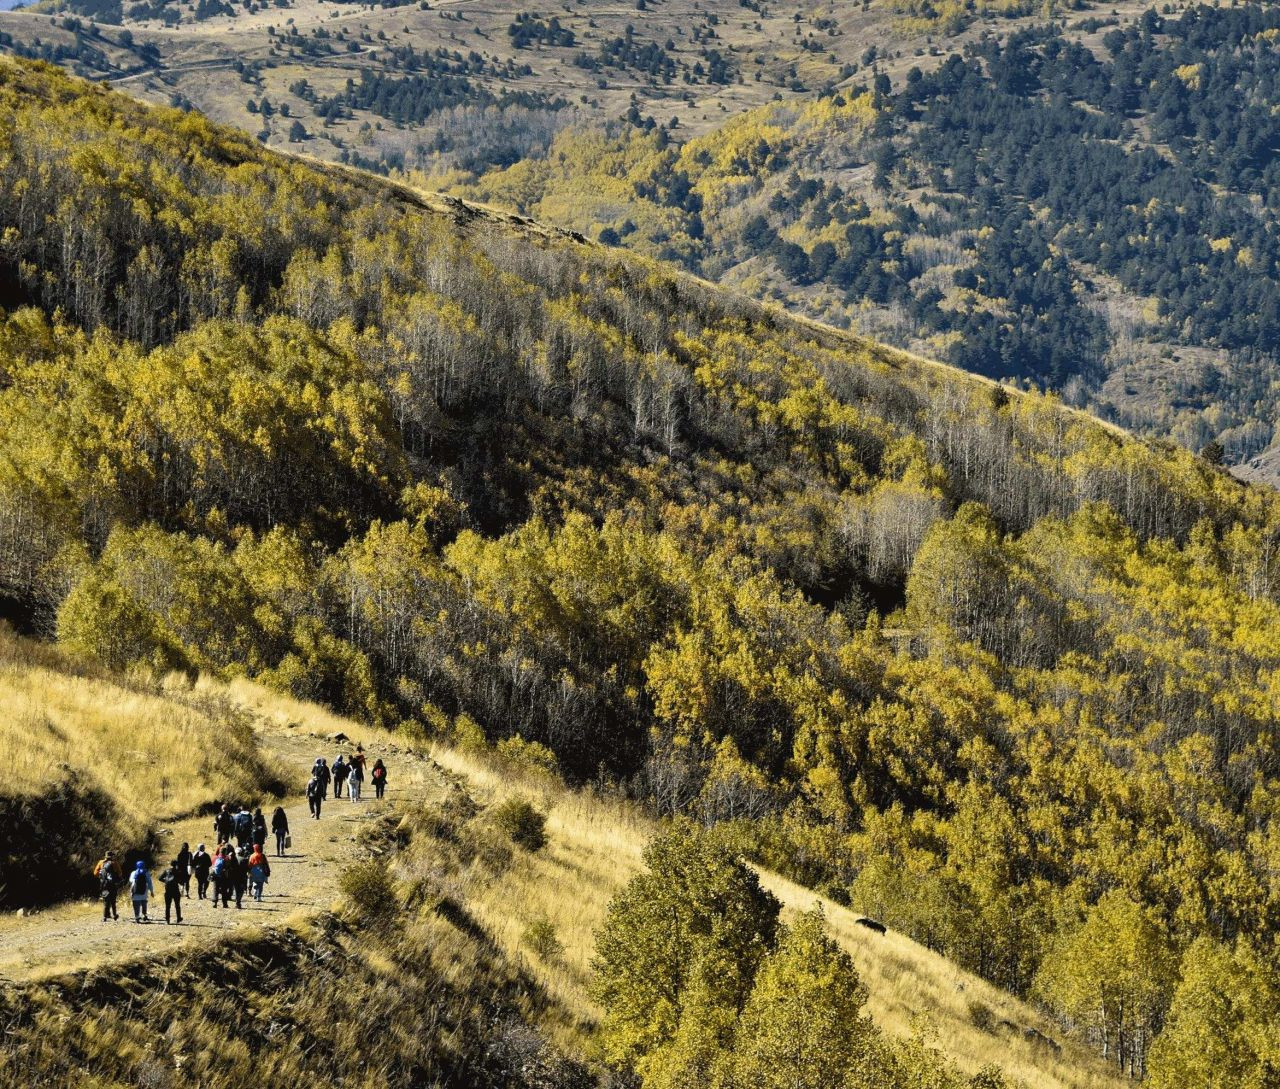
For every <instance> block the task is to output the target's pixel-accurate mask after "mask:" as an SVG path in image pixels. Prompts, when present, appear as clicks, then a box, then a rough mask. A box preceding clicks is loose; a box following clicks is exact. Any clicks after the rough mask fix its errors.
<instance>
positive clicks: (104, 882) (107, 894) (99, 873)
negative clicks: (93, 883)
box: [93, 851, 122, 923]
mask: <svg viewBox="0 0 1280 1089" xmlns="http://www.w3.org/2000/svg"><path fill="white" fill-rule="evenodd" d="M93 875H94V877H96V878H97V879H98V887H99V888H100V889H101V896H102V921H103V922H104V923H105V922H106V921H107V920H108V919H112V920H115V921H116V922H119V920H120V912H119V911H118V910H116V897H118V896H119V895H120V885H121V884H122V882H121V880H120V869H119V867H117V866H116V853H115V851H108V852H107V853H106V854H105V855H103V856H102V861H101V862H99V863H98V864H97V865H96V866H95V867H94V868H93Z"/></svg>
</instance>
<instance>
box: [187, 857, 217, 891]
mask: <svg viewBox="0 0 1280 1089" xmlns="http://www.w3.org/2000/svg"><path fill="white" fill-rule="evenodd" d="M212 868H213V859H212V858H211V857H210V856H209V852H208V851H206V850H205V849H204V844H203V843H202V844H200V845H199V846H198V847H197V848H196V853H195V854H193V855H192V856H191V872H192V873H193V874H195V878H196V896H197V897H198V898H199V899H201V900H203V899H204V898H205V894H206V893H207V892H208V891H209V871H210V870H211V869H212ZM215 895H216V893H215Z"/></svg>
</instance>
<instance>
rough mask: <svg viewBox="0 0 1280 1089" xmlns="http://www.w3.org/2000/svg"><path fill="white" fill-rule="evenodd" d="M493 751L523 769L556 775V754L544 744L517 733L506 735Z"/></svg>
mask: <svg viewBox="0 0 1280 1089" xmlns="http://www.w3.org/2000/svg"><path fill="white" fill-rule="evenodd" d="M495 751H496V752H497V754H498V755H499V756H500V757H502V759H503V760H505V761H506V762H507V763H509V764H512V765H513V766H515V767H517V768H520V769H522V770H524V771H532V772H540V773H542V774H544V775H556V774H557V773H558V772H559V764H558V763H557V761H556V754H555V753H554V752H552V751H551V749H549V748H547V746H546V745H543V744H540V743H539V742H537V741H526V740H525V739H524V738H523V737H520V736H519V735H518V734H517V735H516V736H515V737H506V738H503V739H502V740H501V741H499V742H498V744H497V746H496V749H495Z"/></svg>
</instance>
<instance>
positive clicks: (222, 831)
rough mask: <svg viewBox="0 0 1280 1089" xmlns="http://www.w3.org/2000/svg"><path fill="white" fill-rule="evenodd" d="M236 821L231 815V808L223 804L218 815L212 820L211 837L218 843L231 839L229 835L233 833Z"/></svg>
mask: <svg viewBox="0 0 1280 1089" xmlns="http://www.w3.org/2000/svg"><path fill="white" fill-rule="evenodd" d="M235 827H236V819H235V817H233V816H232V815H231V806H229V805H227V804H226V803H225V802H224V803H223V806H222V808H221V809H220V810H218V815H217V816H216V817H214V819H213V837H214V839H216V840H217V841H218V842H219V843H226V842H227V840H229V839H230V838H231V833H232V832H233V831H235Z"/></svg>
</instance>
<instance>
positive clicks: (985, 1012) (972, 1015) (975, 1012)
mask: <svg viewBox="0 0 1280 1089" xmlns="http://www.w3.org/2000/svg"><path fill="white" fill-rule="evenodd" d="M967 1009H968V1012H969V1020H970V1021H971V1022H972V1023H973V1026H974V1027H975V1028H977V1029H979V1030H980V1031H982V1032H994V1031H995V1028H996V1018H995V1014H993V1013H992V1012H991V1007H990V1006H988V1005H987V1004H986V1003H984V1002H978V1001H976V1000H973V999H971V1000H970V1001H969V1003H968V1005H967Z"/></svg>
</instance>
